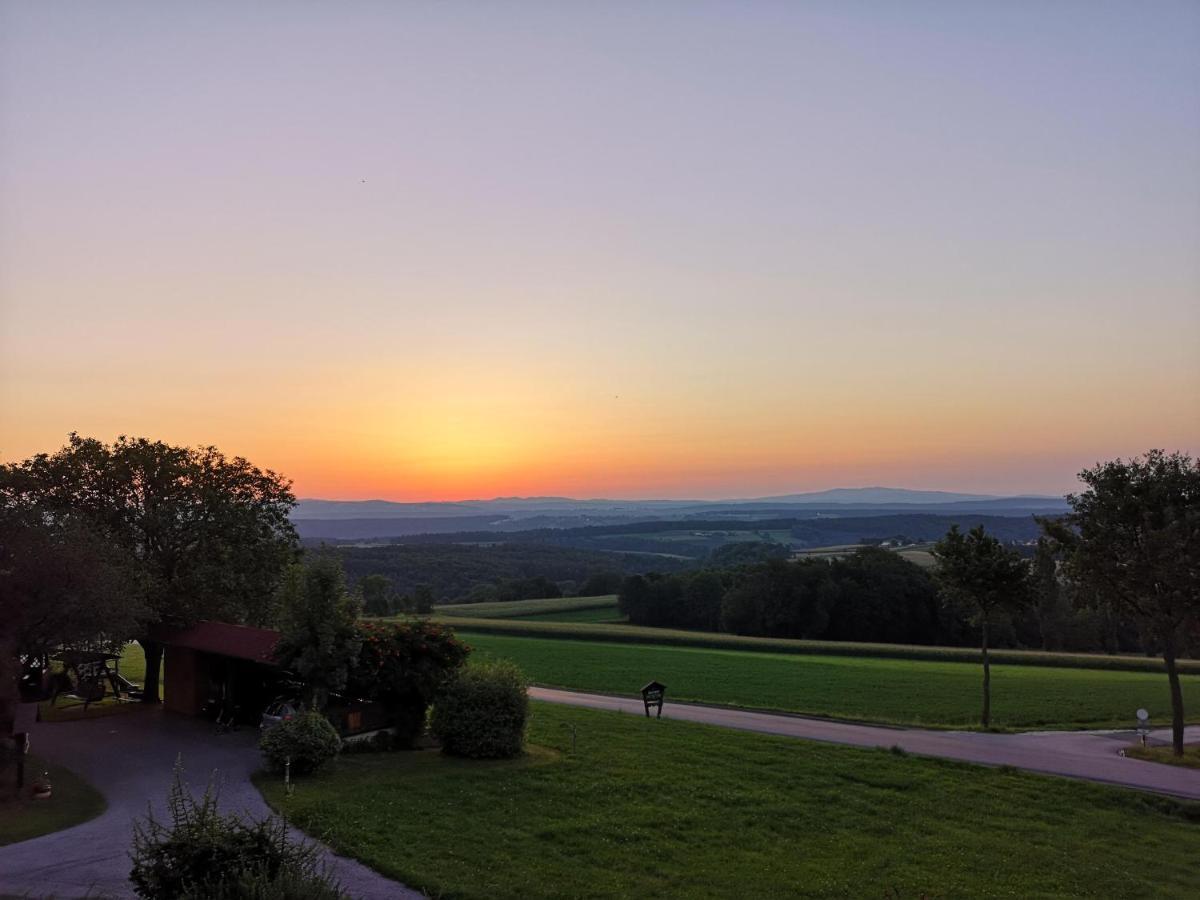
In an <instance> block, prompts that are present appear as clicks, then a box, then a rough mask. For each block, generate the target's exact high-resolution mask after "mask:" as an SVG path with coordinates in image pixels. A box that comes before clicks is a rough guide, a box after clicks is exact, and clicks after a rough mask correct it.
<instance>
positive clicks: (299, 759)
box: [258, 710, 342, 775]
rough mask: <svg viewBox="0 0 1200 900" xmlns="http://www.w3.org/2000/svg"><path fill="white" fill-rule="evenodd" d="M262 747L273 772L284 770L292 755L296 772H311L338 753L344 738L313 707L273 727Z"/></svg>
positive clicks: (261, 743) (295, 773)
mask: <svg viewBox="0 0 1200 900" xmlns="http://www.w3.org/2000/svg"><path fill="white" fill-rule="evenodd" d="M258 747H259V749H260V750H261V751H262V755H263V758H264V759H265V760H266V762H267V766H268V767H269V768H270V769H271V771H272V772H276V773H282V772H283V769H284V766H285V765H286V764H287V761H288V759H289V758H290V759H291V761H292V774H293V775H308V774H310V773H312V772H315V771H317V769H319V768H321V767H322V766H323V765H325V764H326V763H328V762H329V761H330V760H331V759H333V758H334V757H335V756H337V755H338V751H339V750H341V748H342V739H341V738H340V737H338V733H337V729H336V728H334V727H333V726H332V725H330V724H329V720H328V719H326V718H325V717H324V716H323V715H321V714H320V713H319V712H316V711H315V710H309V711H307V712H302V713H299V714H298V715H296V716H294V717H292V718H290V719H285V720H284V721H282V722H280V723H279V724H278V725H276V726H275V727H273V728H271V729H270V730H269V731H267V732H266V733H265V734H263V736H262V740H260V741H259V744H258Z"/></svg>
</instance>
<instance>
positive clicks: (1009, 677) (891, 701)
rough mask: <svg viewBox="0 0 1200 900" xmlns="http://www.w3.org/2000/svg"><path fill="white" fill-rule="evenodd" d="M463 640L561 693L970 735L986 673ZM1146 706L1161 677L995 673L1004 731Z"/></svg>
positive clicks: (941, 665)
mask: <svg viewBox="0 0 1200 900" xmlns="http://www.w3.org/2000/svg"><path fill="white" fill-rule="evenodd" d="M605 627H612V628H617V627H620V626H605ZM460 634H461V636H462V637H463V639H464V640H466V641H467V642H468V643H469V644H471V645H472V646H473V647H474V648H475V649H476V652H477V653H479V654H482V655H485V656H496V657H504V658H508V659H512V660H514V661H515V662H516V663H517V664H518V665H520V666H521V668H522V669H524V670H525V672H526V673H527V674H528V675H529V676H530V678H531V679H532V680H533V681H535V682H537V683H539V684H544V685H551V686H555V687H565V688H574V689H577V690H586V691H598V692H602V693H610V694H626V695H635V694H637V692H638V689H639V688H640V687H641V686H642V685H643V684H645V683H646V682H647V681H649V680H650V679H652V678H654V679H658V680H659V681H661V682H663V683H664V684H666V685H667V699H668V701H670V700H691V701H696V702H700V703H718V704H725V705H730V706H741V707H746V708H757V709H775V710H782V711H786V712H794V713H802V714H805V715H815V716H828V717H830V718H840V719H855V720H862V721H871V722H882V723H891V724H902V725H922V726H927V727H956V728H963V727H974V726H975V725H977V723H978V721H979V705H980V692H981V681H982V674H981V669H980V667H979V666H978V665H972V664H966V663H962V662H932V661H928V660H919V659H917V660H914V659H895V658H876V657H866V656H824V655H817V656H805V655H799V654H788V653H767V652H762V651H746V650H727V649H714V648H707V647H687V646H669V645H658V646H655V645H650V644H637V643H635V644H623V643H613V642H599V641H592V642H585V641H576V640H559V639H554V638H546V637H517V636H512V635H507V634H483V633H479V632H476V631H474V630H470V631H468V630H466V629H463V630H462V631H461V632H460ZM1183 686H1184V700H1185V702H1187V703H1188V704H1190V705H1189V707H1188V708H1190V709H1192V710H1195V709H1196V708H1197V707H1196V704H1197V703H1200V677H1198V676H1195V675H1188V676H1185V677H1184V678H1183ZM1139 707H1145V708H1146V709H1147V710H1148V711H1149V712H1150V714H1151V719H1152V720H1153V721H1154V722H1155V723H1156V724H1168V723H1169V722H1170V696H1169V693H1168V686H1167V678H1166V676H1165V675H1162V674H1158V673H1151V672H1125V671H1108V670H1098V669H1070V668H1047V667H1040V666H1029V665H1025V666H1014V665H996V666H993V667H992V718H993V723H994V725H995V726H997V727H1001V728H1011V729H1036V728H1107V727H1127V726H1131V725H1132V724H1133V722H1134V712H1135V711H1136V710H1137V709H1138V708H1139Z"/></svg>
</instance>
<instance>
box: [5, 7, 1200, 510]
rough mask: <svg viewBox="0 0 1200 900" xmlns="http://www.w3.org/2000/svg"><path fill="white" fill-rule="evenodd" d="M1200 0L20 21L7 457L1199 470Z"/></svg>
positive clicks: (305, 469)
mask: <svg viewBox="0 0 1200 900" xmlns="http://www.w3.org/2000/svg"><path fill="white" fill-rule="evenodd" d="M1197 47H1200V4H1197V3H1195V2H1180V3H1166V2H1149V3H1146V2H1139V3H1132V2H1130V3H1101V2H1081V3H1072V2H1055V3H1045V2H1040V0H1039V2H1015V3H994V2H978V3H961V2H950V0H946V2H935V3H923V2H904V3H896V2H878V3H866V2H850V3H844V2H836V3H835V2H830V3H827V4H821V3H803V4H800V3H772V2H757V3H755V2H741V3H705V2H694V0H688V2H677V3H671V2H655V3H619V2H618V3H605V4H583V3H535V2H513V3H498V2H478V3H438V4H431V3H397V2H378V3H371V2H337V3H335V2H326V3H296V2H288V3H282V2H280V3H265V2H259V3H254V4H246V3H240V2H238V3H235V2H229V3H220V2H209V3H203V4H182V3H159V2H142V3H122V2H111V0H109V2H104V3H94V2H89V3H45V2H25V3H11V2H3V3H0V458H3V459H4V460H13V459H21V458H24V457H26V456H28V455H30V454H32V453H35V452H38V451H43V450H53V449H55V448H57V447H59V446H61V445H62V444H63V443H64V441H65V439H66V436H67V433H68V432H69V431H72V430H75V431H79V432H80V433H83V434H88V435H94V436H97V437H101V438H104V439H111V438H113V437H115V436H116V435H118V434H121V433H126V434H133V435H145V436H149V437H160V438H163V439H165V440H169V441H171V442H175V443H186V444H200V443H204V444H208V443H213V444H216V445H218V446H219V447H221V448H222V449H224V450H225V451H226V452H228V453H235V454H240V455H245V456H247V457H249V458H250V459H252V460H253V461H255V462H257V463H259V464H261V465H264V466H270V467H272V468H275V469H277V470H280V471H282V472H284V473H286V474H287V475H289V476H291V477H292V478H294V479H295V482H296V489H297V491H298V493H300V494H301V495H303V496H325V497H339V498H365V497H383V498H388V499H398V500H399V499H455V498H467V497H481V496H493V495H497V494H503V495H514V494H563V495H571V496H620V497H680V496H689V497H722V496H753V495H763V494H770V493H784V492H791V491H797V490H808V489H821V488H826V487H833V486H854V485H869V484H888V485H894V486H905V487H914V488H943V489H951V490H969V491H988V492H1000V493H1017V492H1026V491H1036V492H1044V493H1061V492H1062V491H1065V490H1069V489H1071V488H1072V487H1073V486H1074V483H1075V482H1074V474H1075V472H1077V471H1078V470H1079V469H1080V468H1081V467H1082V466H1084V465H1089V464H1091V463H1093V462H1094V461H1096V460H1098V459H1105V458H1109V457H1112V456H1117V455H1121V456H1127V455H1130V454H1134V453H1138V452H1141V451H1144V450H1146V449H1148V448H1150V447H1156V446H1161V447H1165V448H1167V449H1183V450H1189V451H1193V452H1194V451H1195V450H1197V449H1198V447H1200V53H1198V52H1197Z"/></svg>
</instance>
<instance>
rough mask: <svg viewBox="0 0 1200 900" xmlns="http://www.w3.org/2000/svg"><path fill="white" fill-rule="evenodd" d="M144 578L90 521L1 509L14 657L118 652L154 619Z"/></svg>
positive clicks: (2, 612)
mask: <svg viewBox="0 0 1200 900" xmlns="http://www.w3.org/2000/svg"><path fill="white" fill-rule="evenodd" d="M139 576H140V573H139V572H138V570H137V569H136V568H134V567H132V566H130V565H129V564H128V561H127V559H126V556H125V554H123V553H122V552H121V550H120V548H119V547H117V546H116V545H115V544H114V543H113V542H112V541H111V540H110V539H109V538H108V537H107V536H106V535H104V534H103V533H101V532H100V531H98V530H97V529H96V528H95V527H94V526H93V525H92V524H91V523H88V522H85V521H80V520H79V519H78V518H76V517H71V516H58V517H55V518H49V517H47V516H44V515H41V514H40V513H38V512H37V511H36V510H28V509H20V508H17V509H13V508H2V509H0V622H2V623H3V625H4V632H5V638H7V639H8V641H10V642H11V644H12V648H11V651H10V652H12V653H19V654H28V655H34V656H47V655H49V654H51V653H53V652H54V651H55V650H56V649H57V648H58V647H60V646H63V645H66V646H71V647H90V648H92V649H97V650H113V651H115V650H117V649H119V648H120V647H121V646H122V645H123V644H124V643H125V641H126V640H128V638H129V636H130V635H133V634H137V633H139V631H140V630H141V628H142V626H143V623H144V622H145V620H146V619H147V618H148V617H149V613H150V611H149V609H148V608H147V606H146V605H145V603H144V600H143V597H144V594H143V593H142V592H141V591H139V590H137V589H136V587H134V589H132V590H131V586H136V585H137V583H138V579H139Z"/></svg>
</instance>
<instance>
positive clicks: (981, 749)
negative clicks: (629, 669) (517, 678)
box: [529, 687, 1200, 800]
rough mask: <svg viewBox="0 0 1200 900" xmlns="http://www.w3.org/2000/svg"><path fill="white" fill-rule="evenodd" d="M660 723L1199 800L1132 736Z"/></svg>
mask: <svg viewBox="0 0 1200 900" xmlns="http://www.w3.org/2000/svg"><path fill="white" fill-rule="evenodd" d="M529 694H530V696H531V697H533V698H534V699H535V700H546V701H549V702H551V703H565V704H568V705H570V706H586V707H590V708H592V709H609V710H620V711H621V712H629V713H634V714H636V715H645V708H644V706H643V704H642V701H641V700H640V699H638V698H634V697H613V696H608V695H604V694H585V693H579V692H576V691H561V690H556V689H553V688H541V687H534V688H530V690H529ZM663 718H672V719H686V720H687V721H689V722H703V723H704V724H706V725H721V726H724V727H726V728H738V729H741V730H743V731H759V732H764V733H766V734H779V735H784V736H786V737H795V738H805V739H807V740H812V741H828V742H830V743H834V744H850V745H852V746H855V747H893V746H898V747H902V748H903V749H904V750H906V751H908V752H909V753H914V754H916V755H918V756H936V757H940V758H942V759H957V760H961V761H963V762H971V763H980V764H982V765H987V766H1001V765H1008V766H1014V767H1016V768H1018V769H1027V770H1029V771H1030V772H1040V773H1042V774H1045V775H1062V776H1065V777H1068V778H1081V779H1085V780H1087V781H1098V782H1102V783H1104V784H1113V785H1120V786H1121V787H1127V788H1135V789H1137V790H1142V791H1153V792H1155V793H1160V794H1172V795H1174V796H1177V797H1186V798H1188V799H1191V800H1200V769H1185V768H1181V767H1178V766H1167V765H1162V764H1160V763H1150V762H1143V761H1142V760H1136V759H1126V758H1125V757H1122V756H1121V755H1120V751H1121V750H1122V749H1123V748H1125V747H1128V746H1130V745H1132V744H1133V743H1134V741H1135V740H1136V735H1135V733H1134V732H1133V731H1029V732H1022V733H1019V734H987V733H983V732H975V731H925V730H922V729H917V728H889V727H885V726H880V725H857V724H854V723H850V722H835V721H831V720H828V719H808V718H804V717H802V716H788V715H779V714H774V713H761V712H749V711H747V710H741V709H730V708H728V707H719V706H700V705H693V704H687V703H670V702H668V703H667V704H666V706H664V707H663ZM1186 734H1187V740H1188V741H1189V742H1191V741H1197V740H1200V727H1192V728H1188V729H1187V732H1186ZM1150 740H1151V742H1152V743H1156V744H1168V743H1170V732H1169V731H1168V730H1162V731H1155V732H1153V733H1152V734H1151V735H1150Z"/></svg>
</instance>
